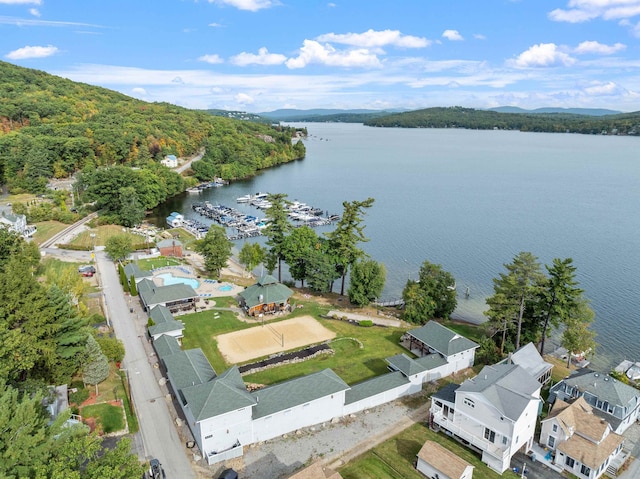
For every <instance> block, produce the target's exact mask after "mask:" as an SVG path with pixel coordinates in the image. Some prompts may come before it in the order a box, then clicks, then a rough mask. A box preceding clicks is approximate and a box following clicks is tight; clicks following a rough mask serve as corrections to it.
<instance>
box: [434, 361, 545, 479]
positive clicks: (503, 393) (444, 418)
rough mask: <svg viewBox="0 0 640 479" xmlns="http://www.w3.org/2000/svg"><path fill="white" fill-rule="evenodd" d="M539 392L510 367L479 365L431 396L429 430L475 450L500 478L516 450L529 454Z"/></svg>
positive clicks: (529, 379) (536, 384) (522, 372)
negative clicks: (471, 375)
mask: <svg viewBox="0 0 640 479" xmlns="http://www.w3.org/2000/svg"><path fill="white" fill-rule="evenodd" d="M541 387H542V386H541V384H540V383H539V382H538V381H536V380H535V379H534V378H533V377H531V376H530V375H529V374H528V373H527V372H526V371H525V370H524V369H523V368H522V367H520V366H518V365H516V364H495V365H493V366H485V367H484V368H483V369H482V371H481V372H480V374H478V375H477V376H476V377H474V378H472V379H467V380H466V381H465V382H463V383H462V384H461V385H459V386H458V385H455V384H450V385H448V386H445V387H444V388H442V389H441V390H440V391H438V392H436V393H435V394H434V395H433V397H432V402H431V409H430V412H431V420H430V425H431V427H432V428H434V429H436V430H440V429H442V430H445V431H448V432H449V433H450V434H452V435H454V436H456V437H458V438H460V439H462V440H463V441H466V442H467V443H469V444H471V446H472V447H474V448H476V449H479V450H481V451H482V461H483V462H484V463H486V464H487V465H488V466H489V467H491V468H492V469H494V470H496V471H498V472H500V473H502V472H504V471H505V470H506V469H507V468H509V465H510V463H511V457H512V456H513V455H514V454H515V453H516V452H517V451H518V450H519V449H521V448H522V447H524V448H525V449H526V450H530V449H531V446H532V444H533V435H534V432H535V426H536V418H537V417H538V414H539V411H540V407H541V399H540V389H541Z"/></svg>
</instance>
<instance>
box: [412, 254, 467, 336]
mask: <svg viewBox="0 0 640 479" xmlns="http://www.w3.org/2000/svg"><path fill="white" fill-rule="evenodd" d="M455 285H456V280H455V278H454V277H453V275H452V274H451V273H449V272H447V271H445V270H444V269H442V266H440V265H439V264H432V263H430V262H429V261H425V262H424V263H422V266H421V267H420V273H419V278H418V281H413V280H408V281H407V285H406V286H405V289H404V291H403V293H402V297H403V299H404V303H405V311H404V316H405V319H407V321H411V322H415V323H419V324H424V323H426V322H427V321H428V320H430V319H432V318H443V319H448V318H449V316H451V313H453V311H454V310H455V309H456V306H457V299H456V286H455Z"/></svg>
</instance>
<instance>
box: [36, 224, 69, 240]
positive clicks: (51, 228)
mask: <svg viewBox="0 0 640 479" xmlns="http://www.w3.org/2000/svg"><path fill="white" fill-rule="evenodd" d="M68 226H69V225H67V224H64V223H60V222H59V221H41V222H40V223H36V227H37V228H38V229H37V230H36V232H35V233H34V235H33V241H35V242H36V243H37V244H42V243H43V242H44V241H46V240H48V239H49V238H51V237H52V236H54V235H56V234H58V233H60V232H61V231H62V230H64V229H65V228H67V227H68Z"/></svg>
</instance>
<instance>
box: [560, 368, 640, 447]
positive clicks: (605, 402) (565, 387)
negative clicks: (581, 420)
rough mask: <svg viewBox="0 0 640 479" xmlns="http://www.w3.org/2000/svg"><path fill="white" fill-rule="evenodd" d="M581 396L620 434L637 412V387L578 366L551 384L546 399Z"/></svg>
mask: <svg viewBox="0 0 640 479" xmlns="http://www.w3.org/2000/svg"><path fill="white" fill-rule="evenodd" d="M579 397H583V398H584V400H585V401H586V402H587V404H589V406H591V407H592V408H593V412H594V414H596V415H598V416H600V417H602V418H603V419H604V420H605V421H607V422H608V423H609V424H610V425H611V428H612V429H613V432H615V433H617V434H622V433H623V432H624V431H626V430H627V428H629V426H631V425H632V424H633V423H634V422H635V421H637V420H638V417H639V415H640V391H638V390H637V389H636V388H634V387H632V386H629V385H627V384H624V383H622V382H620V381H618V380H617V379H614V378H612V377H611V376H609V375H608V374H602V373H598V372H594V371H590V370H588V369H582V370H580V371H578V372H576V373H575V374H573V375H571V376H569V377H568V378H565V379H563V380H562V381H560V382H558V383H557V384H554V385H553V386H552V387H551V390H550V391H549V402H551V403H553V402H554V401H555V400H556V398H557V399H560V400H562V401H565V402H572V401H573V400H575V399H577V398H579Z"/></svg>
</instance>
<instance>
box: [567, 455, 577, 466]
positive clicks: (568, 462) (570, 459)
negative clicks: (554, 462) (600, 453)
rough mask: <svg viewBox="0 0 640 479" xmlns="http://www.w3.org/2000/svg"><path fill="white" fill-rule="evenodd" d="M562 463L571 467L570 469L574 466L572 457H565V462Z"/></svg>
mask: <svg viewBox="0 0 640 479" xmlns="http://www.w3.org/2000/svg"><path fill="white" fill-rule="evenodd" d="M564 463H565V464H566V465H567V466H569V467H571V468H572V467H573V466H574V465H575V463H576V461H574V460H573V458H572V457H569V456H567V457H566V458H565V460H564Z"/></svg>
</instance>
